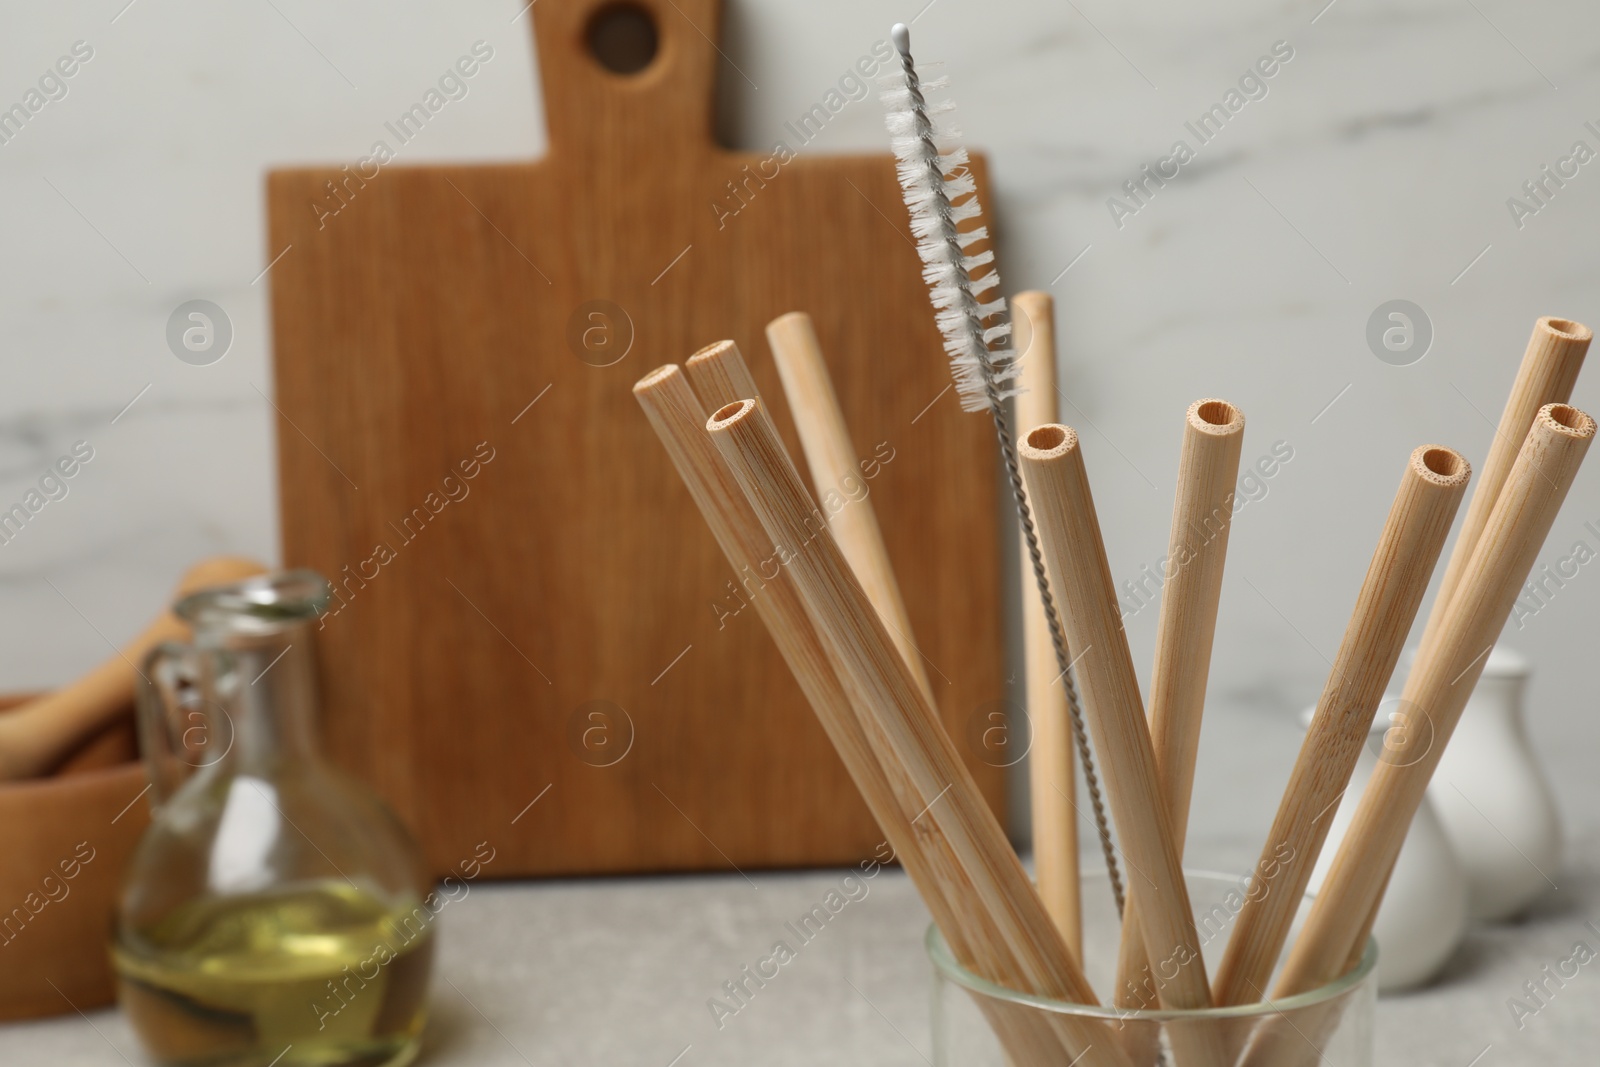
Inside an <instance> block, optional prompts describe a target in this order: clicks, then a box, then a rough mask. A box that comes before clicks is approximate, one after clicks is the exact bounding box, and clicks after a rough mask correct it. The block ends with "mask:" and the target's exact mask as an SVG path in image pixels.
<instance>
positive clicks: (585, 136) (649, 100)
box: [533, 0, 722, 167]
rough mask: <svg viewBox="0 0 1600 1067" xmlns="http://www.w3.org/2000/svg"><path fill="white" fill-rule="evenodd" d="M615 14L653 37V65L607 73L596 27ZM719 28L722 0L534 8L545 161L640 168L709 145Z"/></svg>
mask: <svg viewBox="0 0 1600 1067" xmlns="http://www.w3.org/2000/svg"><path fill="white" fill-rule="evenodd" d="M619 12H620V13H622V14H623V15H624V16H625V15H626V14H629V13H632V14H633V15H634V16H635V17H636V18H637V17H638V16H642V17H643V18H645V19H648V20H649V22H650V23H651V24H652V25H653V26H654V29H655V37H656V51H655V55H654V58H653V59H651V60H650V61H649V63H648V65H646V66H645V67H644V68H643V69H642V70H639V71H638V72H636V73H629V74H619V73H614V72H613V71H612V70H609V69H607V67H606V66H605V65H604V64H603V63H602V61H601V59H600V58H599V56H598V55H597V54H596V50H595V49H596V44H595V42H596V31H597V29H598V28H599V27H600V26H602V25H604V24H605V20H607V19H611V18H616V17H617V16H618V14H619ZM721 23H722V0H538V3H535V4H534V5H533V31H534V45H535V47H536V48H537V49H538V54H539V77H540V82H541V84H542V85H543V86H544V106H545V121H546V125H547V128H548V130H549V137H550V152H551V155H553V156H555V155H559V156H562V157H565V158H567V159H568V160H569V161H570V160H571V158H572V157H573V156H578V157H581V158H582V159H583V160H584V161H585V162H589V163H591V164H594V165H603V164H604V163H606V162H610V163H613V164H620V165H623V166H629V165H631V166H636V167H637V166H640V164H639V160H641V159H651V160H655V161H658V162H668V161H670V160H671V159H673V158H677V157H678V156H679V155H680V154H681V153H682V151H683V150H684V149H686V148H691V147H695V148H700V147H706V146H709V145H710V144H711V141H712V112H713V107H714V95H713V93H714V89H715V79H716V75H717V69H718V64H719V63H720V62H721V61H722V60H721V56H720V55H719V54H718V51H717V48H718V46H717V44H716V42H717V38H718V36H719V34H720V32H721ZM662 145H666V146H669V150H667V151H664V152H663V151H661V150H660V147H661V146H662Z"/></svg>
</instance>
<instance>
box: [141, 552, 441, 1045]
mask: <svg viewBox="0 0 1600 1067" xmlns="http://www.w3.org/2000/svg"><path fill="white" fill-rule="evenodd" d="M328 595H329V590H328V583H327V582H326V581H325V580H324V579H323V578H322V577H321V576H320V575H317V574H315V573H313V572H311V571H291V572H288V573H283V574H276V575H267V576H262V577H259V578H252V579H249V580H247V581H244V582H240V583H238V584H237V585H230V586H224V587H220V588H216V589H209V590H204V591H201V592H198V593H196V594H194V595H192V596H189V597H185V598H184V599H183V600H181V601H179V602H178V604H177V605H175V607H174V609H173V610H174V611H175V612H176V613H177V614H178V616H179V617H181V618H183V619H185V620H186V621H188V622H189V624H190V626H191V628H192V631H193V635H194V638H193V643H192V644H180V643H176V642H172V643H167V644H163V645H161V646H159V647H158V648H156V649H155V650H154V651H152V652H151V654H150V656H149V657H148V658H147V659H146V661H145V662H144V664H142V670H143V673H144V676H145V682H144V687H143V689H142V691H141V693H140V699H139V720H140V721H139V727H140V747H141V750H142V752H143V756H144V760H145V763H146V766H147V769H148V771H149V774H150V782H151V787H152V792H151V795H152V798H153V800H154V809H155V810H154V816H153V818H152V820H151V825H150V828H149V829H148V830H147V831H146V833H145V836H144V837H143V838H142V839H141V840H140V842H139V845H138V848H137V849H136V851H135V853H134V856H133V859H132V861H131V862H130V863H129V867H128V870H127V872H126V874H125V875H124V878H123V886H122V892H121V895H120V898H119V900H118V906H117V915H116V931H115V935H114V940H113V943H112V946H111V956H112V962H113V965H114V967H115V970H116V973H117V998H118V1001H119V1002H120V1004H121V1006H122V1010H123V1012H124V1013H125V1014H126V1015H127V1017H128V1019H129V1021H130V1023H131V1024H132V1026H133V1029H134V1032H135V1033H137V1034H138V1036H139V1039H140V1041H141V1043H142V1044H143V1045H144V1047H145V1050H146V1052H148V1053H149V1055H150V1058H151V1059H152V1060H153V1061H154V1062H156V1063H158V1064H161V1065H162V1067H267V1065H268V1064H274V1065H276V1067H311V1065H316V1067H347V1065H349V1067H353V1065H356V1064H360V1065H362V1067H379V1065H397V1064H401V1063H405V1062H407V1061H409V1060H410V1059H411V1058H412V1057H413V1056H415V1054H416V1051H417V1047H418V1040H419V1037H420V1034H421V1031H422V1026H423V1020H424V1016H425V1012H426V996H427V986H428V976H429V972H430V971H431V969H432V960H433V952H434V941H435V936H434V930H433V925H434V917H433V913H432V911H431V910H430V909H429V907H428V906H427V905H426V904H425V903H424V901H425V900H426V896H425V894H426V893H427V890H428V880H427V879H426V877H425V876H424V872H423V869H422V867H421V864H420V863H419V861H418V856H417V851H416V846H415V844H414V843H413V842H412V840H411V838H410V836H409V835H408V834H407V833H406V831H405V830H404V829H403V828H402V826H401V825H400V823H399V821H398V820H397V819H396V818H395V817H394V815H393V814H392V813H391V812H390V811H389V809H388V808H386V807H385V806H384V805H383V804H382V802H381V801H379V800H378V799H377V797H375V796H374V795H373V794H372V793H370V792H368V790H367V789H366V788H364V787H363V786H361V785H360V784H358V783H357V782H355V781H353V780H351V779H349V778H347V777H345V776H344V775H342V774H341V773H339V772H338V771H336V770H335V769H334V768H333V767H332V766H331V765H329V764H328V763H327V762H326V761H325V760H324V759H323V758H322V756H321V754H320V752H319V751H318V746H317V744H316V741H315V722H316V712H317V686H316V661H315V657H314V649H315V643H316V642H315V637H316V634H315V629H314V627H313V626H312V623H313V622H314V621H315V620H316V619H317V617H318V616H319V615H321V614H322V612H323V611H324V610H325V609H326V607H327V604H328Z"/></svg>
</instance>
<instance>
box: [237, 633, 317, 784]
mask: <svg viewBox="0 0 1600 1067" xmlns="http://www.w3.org/2000/svg"><path fill="white" fill-rule="evenodd" d="M219 637H220V640H219V642H218V645H219V646H220V647H215V651H214V655H215V659H214V661H213V662H214V664H215V669H216V670H217V677H215V678H214V679H212V686H211V688H212V689H213V691H214V692H215V693H216V694H217V698H218V704H219V708H218V709H214V710H220V711H221V712H223V713H224V715H225V719H223V720H221V721H219V722H218V723H217V724H216V730H217V733H218V735H219V736H218V738H217V739H218V740H219V741H222V742H224V743H231V744H230V747H229V748H228V750H227V756H226V758H227V761H228V763H229V764H230V766H231V767H232V769H233V770H234V771H235V772H237V773H247V774H262V773H269V772H273V771H277V770H279V769H281V768H282V767H284V766H285V765H288V764H293V763H300V762H310V761H315V760H316V759H317V758H318V751H317V743H316V732H315V731H316V718H317V685H316V656H315V654H314V650H313V646H314V642H313V639H312V630H311V628H310V627H309V626H298V627H294V628H293V629H290V630H286V631H283V632H282V633H278V634H273V635H270V636H252V637H250V638H246V639H241V638H240V637H239V636H238V635H235V634H226V635H219Z"/></svg>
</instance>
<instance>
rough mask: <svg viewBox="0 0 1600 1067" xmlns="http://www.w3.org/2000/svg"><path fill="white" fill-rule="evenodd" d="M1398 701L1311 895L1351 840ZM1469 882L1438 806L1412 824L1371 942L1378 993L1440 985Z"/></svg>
mask: <svg viewBox="0 0 1600 1067" xmlns="http://www.w3.org/2000/svg"><path fill="white" fill-rule="evenodd" d="M1398 703H1399V701H1398V700H1397V699H1393V698H1391V699H1389V700H1385V701H1384V703H1383V704H1382V705H1380V706H1379V708H1378V714H1377V716H1376V717H1375V718H1374V720H1373V724H1372V729H1371V732H1370V733H1369V734H1368V735H1367V743H1366V745H1365V747H1363V748H1362V750H1361V756H1360V758H1359V759H1358V760H1357V762H1356V769H1355V773H1354V774H1352V775H1351V777H1350V785H1349V788H1347V789H1346V790H1345V794H1344V799H1342V800H1341V801H1340V802H1339V809H1338V811H1337V812H1335V813H1334V816H1333V823H1332V824H1331V825H1330V827H1329V829H1328V840H1327V842H1326V843H1325V844H1324V845H1323V846H1322V854H1321V855H1320V856H1318V857H1317V865H1316V867H1314V868H1313V869H1312V872H1311V882H1310V884H1309V885H1308V886H1307V889H1308V891H1309V892H1311V893H1312V894H1315V893H1316V892H1317V891H1318V890H1319V889H1321V888H1322V882H1323V879H1324V878H1326V877H1327V874H1328V869H1329V867H1331V866H1332V864H1333V857H1334V854H1335V853H1337V852H1338V850H1339V843H1340V842H1341V841H1343V840H1344V835H1345V832H1346V831H1347V830H1348V829H1349V828H1350V821H1351V819H1352V818H1354V816H1355V810H1356V805H1357V803H1358V802H1359V801H1360V799H1361V793H1362V791H1363V790H1365V789H1366V787H1367V780H1368V779H1369V778H1371V777H1372V772H1373V771H1374V770H1375V769H1376V768H1377V766H1378V755H1377V754H1378V753H1379V752H1381V751H1382V750H1383V735H1384V732H1385V731H1387V730H1388V729H1389V727H1390V726H1391V725H1392V724H1391V722H1390V713H1391V712H1392V711H1393V710H1394V709H1395V708H1396V706H1397V705H1398ZM1315 710H1316V709H1315V708H1310V709H1307V710H1306V712H1305V714H1304V715H1303V716H1302V719H1301V722H1302V725H1309V724H1310V722H1311V716H1312V714H1313V713H1314V712H1315ZM1467 893H1468V890H1467V879H1466V874H1465V872H1464V871H1463V870H1462V867H1461V863H1460V861H1459V860H1458V859H1457V858H1456V854H1455V850H1454V849H1453V847H1452V846H1451V843H1450V838H1449V836H1448V835H1447V834H1446V833H1445V829H1444V825H1443V824H1442V823H1441V822H1440V820H1439V816H1438V815H1437V814H1436V813H1435V812H1434V810H1433V806H1432V802H1431V799H1429V798H1424V799H1423V802H1422V806H1421V807H1419V808H1418V809H1417V814H1416V815H1415V816H1414V817H1413V818H1412V820H1411V829H1410V831H1409V832H1408V833H1407V834H1406V842H1405V845H1404V846H1403V847H1402V848H1401V850H1400V857H1399V859H1398V860H1396V861H1395V868H1394V874H1393V875H1392V876H1391V877H1390V879H1389V888H1388V891H1387V892H1386V893H1385V894H1384V897H1383V906H1382V907H1380V908H1379V909H1378V921H1377V923H1376V925H1374V926H1373V929H1372V936H1373V937H1375V938H1376V939H1377V941H1378V990H1379V991H1380V992H1383V993H1393V992H1398V991H1400V990H1403V989H1412V988H1414V987H1416V986H1419V985H1422V984H1423V983H1425V982H1427V981H1428V980H1429V979H1431V978H1433V976H1434V975H1436V974H1437V973H1438V972H1439V969H1440V968H1441V967H1443V966H1444V963H1445V961H1446V960H1448V959H1449V958H1450V954H1451V953H1452V952H1454V951H1455V948H1456V946H1457V945H1459V944H1460V943H1461V939H1462V937H1463V936H1465V934H1466V930H1467Z"/></svg>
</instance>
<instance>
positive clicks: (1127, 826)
mask: <svg viewBox="0 0 1600 1067" xmlns="http://www.w3.org/2000/svg"><path fill="white" fill-rule="evenodd" d="M1019 452H1020V454H1021V457H1022V468H1023V472H1024V473H1025V474H1026V476H1027V479H1028V492H1029V494H1030V496H1031V497H1032V499H1033V503H1034V506H1035V508H1036V513H1037V516H1038V521H1039V529H1040V534H1041V537H1042V539H1043V541H1044V544H1045V555H1046V557H1047V558H1048V559H1049V562H1050V573H1051V577H1052V579H1053V580H1054V582H1055V584H1056V587H1057V588H1059V589H1060V590H1061V595H1062V602H1063V603H1064V604H1065V605H1066V611H1065V612H1064V613H1063V619H1062V621H1063V623H1064V624H1065V625H1066V629H1067V639H1068V640H1069V641H1070V642H1071V644H1072V647H1073V648H1076V649H1081V650H1082V651H1080V652H1079V653H1078V660H1079V666H1078V668H1077V671H1078V676H1079V678H1080V679H1081V681H1082V684H1083V689H1084V692H1085V693H1086V694H1087V696H1088V704H1089V708H1090V711H1091V716H1090V719H1091V722H1092V724H1093V728H1094V737H1095V745H1096V747H1097V748H1099V750H1100V754H1101V755H1100V758H1101V760H1102V761H1103V763H1104V764H1105V776H1106V785H1107V791H1108V792H1109V793H1110V795H1111V810H1112V815H1113V817H1114V818H1115V819H1116V823H1117V830H1118V832H1119V833H1120V835H1121V837H1122V852H1123V855H1124V856H1125V857H1126V858H1127V861H1128V868H1129V870H1130V872H1131V874H1130V876H1129V879H1128V886H1129V900H1130V901H1137V902H1138V903H1137V904H1136V905H1135V906H1136V908H1137V910H1138V913H1139V915H1140V924H1139V925H1140V929H1141V930H1142V932H1143V934H1144V941H1145V950H1146V952H1147V954H1148V956H1149V958H1150V959H1151V960H1153V961H1158V962H1157V966H1158V967H1159V973H1160V975H1161V977H1162V978H1163V979H1164V981H1163V982H1157V983H1155V984H1156V985H1157V987H1158V988H1157V995H1158V997H1159V1000H1160V1004H1161V1006H1162V1007H1163V1008H1169V1009H1171V1008H1179V1009H1183V1008H1208V1007H1210V1006H1211V991H1210V989H1209V987H1208V986H1207V983H1206V972H1205V962H1204V960H1202V959H1201V956H1200V942H1199V939H1198V938H1197V937H1196V936H1195V927H1194V915H1193V912H1192V911H1191V910H1190V906H1189V891H1188V887H1187V886H1186V885H1185V883H1184V880H1183V870H1182V867H1181V866H1180V863H1179V859H1178V852H1177V849H1176V848H1175V847H1174V843H1173V837H1172V828H1171V825H1170V823H1169V821H1168V818H1167V811H1166V806H1165V805H1164V804H1163V803H1162V801H1161V788H1160V783H1159V781H1158V780H1157V777H1156V765H1155V753H1154V751H1153V750H1152V748H1151V745H1150V734H1149V731H1148V729H1147V728H1146V726H1145V718H1144V706H1143V701H1142V700H1141V699H1140V697H1139V681H1138V678H1137V677H1136V676H1135V674H1134V670H1133V659H1132V657H1131V656H1130V655H1129V653H1128V642H1127V638H1126V636H1125V635H1124V634H1123V632H1122V625H1121V619H1120V617H1119V614H1118V612H1117V607H1116V591H1115V589H1114V588H1113V587H1112V584H1111V568H1110V566H1109V565H1108V564H1107V562H1106V554H1105V545H1104V543H1103V541H1102V540H1101V536H1100V525H1099V522H1098V520H1097V519H1096V517H1095V508H1094V499H1093V497H1092V496H1091V494H1090V492H1089V479H1088V474H1087V472H1086V471H1085V469H1084V465H1083V452H1082V449H1080V448H1079V446H1078V435H1077V434H1076V433H1075V432H1073V430H1071V429H1070V428H1068V427H1066V426H1061V425H1057V424H1051V425H1047V426H1041V427H1038V428H1037V429H1034V430H1032V431H1031V432H1030V433H1029V434H1028V435H1027V438H1026V439H1025V440H1024V442H1023V444H1022V447H1021V448H1020V449H1019ZM1173 965H1176V966H1173ZM1169 969H1171V970H1172V971H1173V973H1172V974H1171V976H1170V977H1169V976H1168V974H1167V971H1168V970H1169ZM1169 1035H1170V1037H1171V1038H1172V1040H1173V1041H1174V1043H1175V1044H1178V1043H1179V1042H1180V1041H1181V1043H1182V1047H1179V1048H1178V1049H1177V1050H1176V1051H1177V1053H1178V1059H1179V1062H1180V1064H1182V1065H1183V1067H1190V1065H1201V1064H1218V1065H1220V1064H1222V1063H1224V1062H1225V1052H1224V1048H1223V1041H1222V1034H1221V1032H1220V1030H1218V1029H1216V1028H1211V1027H1194V1028H1190V1027H1179V1028H1175V1029H1173V1030H1171V1031H1169Z"/></svg>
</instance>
